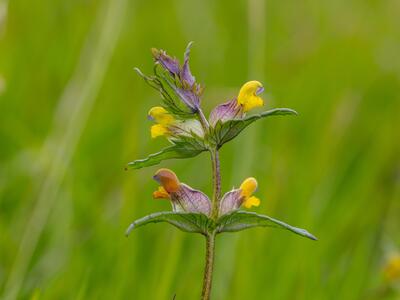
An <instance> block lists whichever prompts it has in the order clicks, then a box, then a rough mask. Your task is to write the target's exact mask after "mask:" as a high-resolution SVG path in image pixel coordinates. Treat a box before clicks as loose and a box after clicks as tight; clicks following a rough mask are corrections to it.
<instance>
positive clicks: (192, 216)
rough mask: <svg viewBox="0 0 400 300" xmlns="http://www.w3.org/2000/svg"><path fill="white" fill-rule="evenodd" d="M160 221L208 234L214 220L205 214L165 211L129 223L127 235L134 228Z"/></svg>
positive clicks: (188, 230)
mask: <svg viewBox="0 0 400 300" xmlns="http://www.w3.org/2000/svg"><path fill="white" fill-rule="evenodd" d="M159 222H166V223H169V224H171V225H173V226H175V227H177V228H179V229H180V230H182V231H185V232H194V233H201V234H206V233H207V231H208V228H209V226H210V222H212V221H211V220H210V219H209V218H208V217H207V216H206V215H204V214H199V213H186V212H172V211H163V212H157V213H153V214H150V215H148V216H145V217H143V218H141V219H138V220H136V221H134V222H133V223H132V224H131V225H129V227H128V229H127V230H126V232H125V235H126V236H128V235H129V234H130V232H131V231H132V230H133V229H134V228H137V227H141V226H144V225H147V224H150V223H159Z"/></svg>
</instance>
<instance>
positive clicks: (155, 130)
mask: <svg viewBox="0 0 400 300" xmlns="http://www.w3.org/2000/svg"><path fill="white" fill-rule="evenodd" d="M150 132H151V137H152V138H156V137H159V136H163V135H166V134H168V133H169V130H168V127H167V126H165V125H161V124H156V125H153V126H151V128H150Z"/></svg>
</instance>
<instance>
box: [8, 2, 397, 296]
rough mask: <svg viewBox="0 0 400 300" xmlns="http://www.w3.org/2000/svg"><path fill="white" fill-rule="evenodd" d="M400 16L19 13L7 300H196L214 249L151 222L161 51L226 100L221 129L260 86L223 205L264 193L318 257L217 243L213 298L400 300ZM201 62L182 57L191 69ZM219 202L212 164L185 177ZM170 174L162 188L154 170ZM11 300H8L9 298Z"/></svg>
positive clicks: (223, 239)
mask: <svg viewBox="0 0 400 300" xmlns="http://www.w3.org/2000/svg"><path fill="white" fill-rule="evenodd" d="M399 28H400V5H399V2H398V1H396V0H383V1H360V0H350V1H343V0H338V1H308V2H304V1H298V2H296V1H270V0H266V1H257V0H248V1H227V0H223V1H209V0H206V1H183V0H176V1H158V0H155V1H127V0H112V1H109V0H101V1H91V0H86V1H54V0H52V1H50V0H43V1H36V2H28V1H19V0H15V1H4V0H1V1H0V112H1V118H0V295H1V297H2V298H6V299H30V298H31V297H34V299H172V298H173V295H174V294H176V295H177V296H176V299H177V300H179V299H196V298H197V297H198V296H199V294H200V289H201V279H202V271H203V260H202V257H203V255H204V249H203V247H204V245H203V242H204V241H203V239H202V238H200V237H199V236H196V235H186V234H184V233H182V232H180V231H178V230H176V229H175V228H173V227H169V226H158V228H157V229H155V228H154V227H152V226H149V227H144V228H139V229H137V230H136V231H133V232H132V233H131V236H130V238H129V239H126V238H125V236H124V231H125V229H126V227H127V226H128V225H129V223H130V221H131V220H132V219H136V218H138V217H141V216H143V215H147V214H149V213H150V212H153V211H157V210H168V209H169V203H167V201H165V202H162V201H158V200H157V201H156V200H152V199H151V193H152V191H153V190H154V188H155V184H154V182H153V181H152V180H151V176H152V174H153V173H154V171H155V168H156V167H151V168H148V169H140V170H131V171H124V167H125V163H126V162H128V161H131V160H132V159H135V158H137V157H141V156H142V155H143V154H145V153H154V152H157V151H158V149H160V148H161V147H163V146H167V142H165V141H163V140H162V139H160V140H159V141H155V140H151V139H150V134H149V131H148V130H147V128H149V127H150V126H151V124H150V123H149V122H147V120H146V113H147V111H148V110H149V108H150V107H152V106H154V105H157V103H159V101H160V99H159V96H158V95H157V93H156V92H155V91H153V90H151V89H149V88H148V86H147V85H146V84H145V83H144V82H143V80H142V79H141V78H140V77H138V76H137V74H136V73H135V72H134V70H133V68H134V67H135V66H139V67H140V68H141V70H142V71H143V72H145V73H150V72H151V70H152V64H153V63H152V61H151V59H150V58H151V53H150V48H151V47H156V48H164V49H167V50H168V52H169V53H171V54H175V55H179V54H180V53H181V52H182V49H183V48H184V47H185V46H186V45H187V42H188V41H191V40H193V41H195V44H194V45H193V48H192V56H191V69H192V72H193V73H194V74H195V75H196V79H197V81H198V82H204V83H207V85H206V86H205V91H204V95H203V98H202V103H203V105H204V106H205V110H206V112H209V111H210V110H211V108H212V107H215V106H216V105H217V104H218V103H222V102H225V101H227V100H229V99H231V98H233V97H234V96H235V95H236V94H237V92H238V89H239V87H240V86H241V85H242V84H243V83H244V82H246V81H248V80H253V79H256V80H259V81H261V82H262V83H263V84H264V87H265V88H266V92H267V93H268V97H265V98H266V99H265V100H266V105H267V109H270V108H273V107H291V108H293V109H295V110H296V111H298V112H299V116H297V117H296V118H285V119H284V120H283V119H280V118H276V119H274V122H269V121H265V122H256V123H255V124H254V125H253V126H252V128H248V129H246V131H247V132H246V135H240V136H238V138H237V139H236V140H235V141H233V142H232V143H231V144H230V145H226V146H225V147H223V148H222V150H221V158H222V160H223V161H222V164H221V165H222V166H223V169H222V173H223V178H224V181H223V190H224V191H227V190H229V189H231V187H232V185H234V184H235V183H238V182H240V181H241V180H243V178H242V177H241V176H243V177H244V178H246V177H248V176H250V175H251V176H254V177H256V178H258V179H259V186H260V191H259V193H258V195H259V196H260V198H261V199H262V200H263V201H262V204H261V206H260V207H259V208H258V209H257V212H259V213H261V214H267V215H271V216H274V217H275V216H276V217H277V218H279V219H283V220H285V221H287V222H288V223H290V224H295V225H296V226H299V227H306V228H307V229H309V230H310V231H311V232H312V233H313V234H315V235H316V236H317V237H319V238H320V240H319V241H318V242H311V241H308V240H306V239H301V238H299V237H297V236H295V235H290V234H282V233H281V232H279V231H276V230H265V229H252V230H250V231H247V232H244V233H237V234H235V235H230V234H226V235H223V236H220V237H218V239H217V254H216V274H215V277H214V285H213V298H214V299H222V300H223V299H230V300H231V299H233V300H236V299H237V300H239V299H304V300H310V299H316V300H317V299H318V300H320V299H344V300H346V299H348V300H354V299H397V298H398V297H399V290H398V288H396V286H398V283H397V284H396V282H395V281H393V282H392V281H388V280H386V279H385V276H384V270H385V262H386V261H387V256H388V255H389V254H390V253H393V252H396V251H397V252H398V251H400V240H399V239H400V233H399V228H400V218H399V215H400V134H399V130H398V127H399V120H398V112H399V111H400V93H399V90H400V60H399V59H398V53H400V42H399V41H400V32H399ZM181 59H182V58H181ZM163 165H164V166H165V167H169V168H173V169H174V170H175V171H176V172H177V173H179V174H180V177H181V178H182V180H183V181H185V182H188V183H190V184H191V185H193V186H195V187H196V188H199V189H201V190H204V191H207V192H208V193H209V192H210V187H211V183H210V182H208V180H207V178H208V177H209V176H203V175H204V174H211V166H209V159H208V157H206V153H203V154H201V155H199V156H197V157H195V158H192V159H190V160H185V161H182V160H169V161H166V162H163ZM153 168H154V169H153ZM7 297H8V298H7Z"/></svg>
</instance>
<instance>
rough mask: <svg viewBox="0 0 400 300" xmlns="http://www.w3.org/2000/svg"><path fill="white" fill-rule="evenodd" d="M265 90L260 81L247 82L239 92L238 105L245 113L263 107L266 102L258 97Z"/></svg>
mask: <svg viewBox="0 0 400 300" xmlns="http://www.w3.org/2000/svg"><path fill="white" fill-rule="evenodd" d="M263 90H264V88H263V86H262V84H261V83H260V82H259V81H255V80H253V81H249V82H246V83H245V84H244V85H243V86H242V87H241V89H240V91H239V95H238V97H237V103H238V104H239V105H240V106H241V107H242V108H243V111H244V112H247V111H249V110H251V109H253V108H256V107H260V106H263V105H264V101H263V99H262V98H261V97H260V96H258V94H259V93H261V92H262V91H263Z"/></svg>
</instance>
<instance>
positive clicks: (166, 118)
mask: <svg viewBox="0 0 400 300" xmlns="http://www.w3.org/2000/svg"><path fill="white" fill-rule="evenodd" d="M148 115H149V117H150V118H151V119H152V120H154V121H155V122H156V123H158V124H162V125H170V124H172V123H174V122H175V118H174V117H173V116H172V115H171V114H170V113H169V112H168V111H167V110H166V109H165V108H164V107H161V106H155V107H152V108H151V109H150V110H149V112H148Z"/></svg>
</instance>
